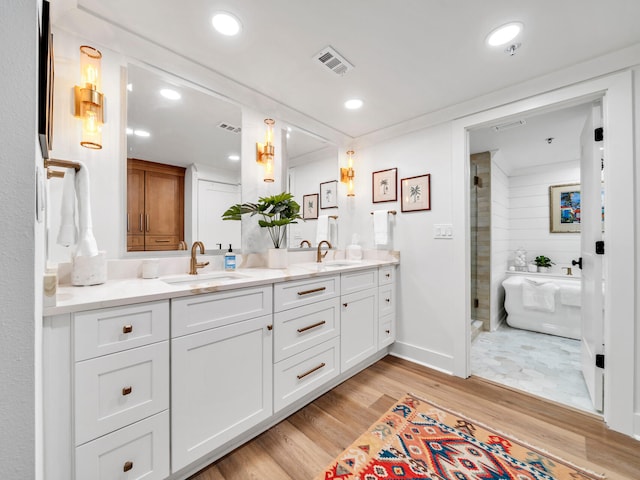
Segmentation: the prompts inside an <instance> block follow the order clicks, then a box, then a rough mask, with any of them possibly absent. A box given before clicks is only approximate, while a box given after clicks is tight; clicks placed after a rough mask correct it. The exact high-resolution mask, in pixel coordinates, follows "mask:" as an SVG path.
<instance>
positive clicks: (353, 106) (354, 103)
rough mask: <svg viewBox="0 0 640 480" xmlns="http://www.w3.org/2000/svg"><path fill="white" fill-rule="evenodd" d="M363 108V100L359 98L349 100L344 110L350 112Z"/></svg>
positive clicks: (345, 103)
mask: <svg viewBox="0 0 640 480" xmlns="http://www.w3.org/2000/svg"><path fill="white" fill-rule="evenodd" d="M360 107H362V100H360V99H359V98H352V99H351V100H347V101H346V102H344V108H347V109H349V110H357V109H359V108H360Z"/></svg>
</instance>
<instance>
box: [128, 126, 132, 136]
mask: <svg viewBox="0 0 640 480" xmlns="http://www.w3.org/2000/svg"><path fill="white" fill-rule="evenodd" d="M127 135H133V128H128V127H127Z"/></svg>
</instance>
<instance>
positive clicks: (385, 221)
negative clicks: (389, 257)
mask: <svg viewBox="0 0 640 480" xmlns="http://www.w3.org/2000/svg"><path fill="white" fill-rule="evenodd" d="M373 241H374V243H375V244H376V245H386V244H387V243H389V213H388V212H387V210H378V211H375V212H373Z"/></svg>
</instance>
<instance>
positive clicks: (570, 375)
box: [471, 324, 598, 414]
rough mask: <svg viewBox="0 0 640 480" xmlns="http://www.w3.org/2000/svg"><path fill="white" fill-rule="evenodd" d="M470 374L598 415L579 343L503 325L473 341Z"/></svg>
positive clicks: (482, 333)
mask: <svg viewBox="0 0 640 480" xmlns="http://www.w3.org/2000/svg"><path fill="white" fill-rule="evenodd" d="M471 374H472V375H476V376H478V377H481V378H485V379H487V380H491V381H492V382H495V383H499V384H502V385H506V386H508V387H511V388H516V389H519V390H523V391H525V392H527V393H530V394H532V395H536V396H539V397H543V398H547V399H549V400H553V401H555V402H558V403H562V404H565V405H568V406H571V407H574V408H577V409H580V410H583V411H586V412H589V413H594V414H598V412H597V411H596V410H594V408H593V405H592V403H591V399H590V398H589V393H588V391H587V386H586V384H585V383H584V379H583V378H582V372H581V367H580V341H579V340H573V339H570V338H563V337H556V336H554V335H547V334H544V333H537V332H530V331H528V330H520V329H517V328H511V327H509V326H508V325H506V324H502V325H501V326H500V327H499V328H498V330H496V331H495V332H480V334H479V335H478V336H477V337H476V338H475V340H473V342H472V344H471Z"/></svg>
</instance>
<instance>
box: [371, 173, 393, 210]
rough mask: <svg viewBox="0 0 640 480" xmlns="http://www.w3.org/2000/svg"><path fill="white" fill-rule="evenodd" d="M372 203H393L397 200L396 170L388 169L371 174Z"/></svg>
mask: <svg viewBox="0 0 640 480" xmlns="http://www.w3.org/2000/svg"><path fill="white" fill-rule="evenodd" d="M371 184H372V185H371V186H372V191H371V193H372V200H373V203H382V202H395V201H397V200H398V169H397V168H390V169H388V170H380V171H378V172H373V173H372V174H371Z"/></svg>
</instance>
